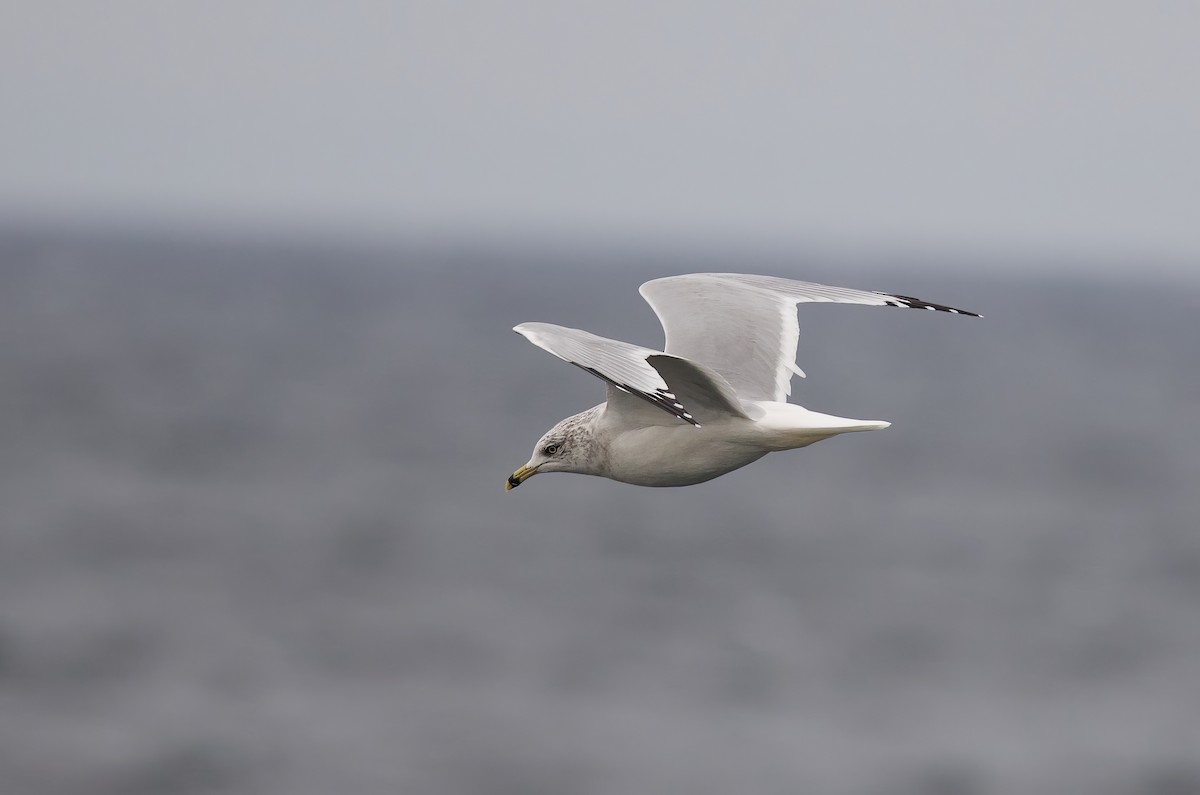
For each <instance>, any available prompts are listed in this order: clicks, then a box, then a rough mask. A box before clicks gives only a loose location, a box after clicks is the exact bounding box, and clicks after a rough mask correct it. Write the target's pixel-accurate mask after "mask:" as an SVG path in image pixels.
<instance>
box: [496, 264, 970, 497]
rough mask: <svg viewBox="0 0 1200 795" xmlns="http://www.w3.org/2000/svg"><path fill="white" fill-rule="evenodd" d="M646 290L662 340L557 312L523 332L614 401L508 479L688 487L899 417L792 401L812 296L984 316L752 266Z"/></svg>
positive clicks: (571, 421) (656, 283)
mask: <svg viewBox="0 0 1200 795" xmlns="http://www.w3.org/2000/svg"><path fill="white" fill-rule="evenodd" d="M639 292H640V293H641V294H642V297H643V298H645V299H646V301H647V303H649V304H650V308H651V309H653V310H654V313H655V314H656V315H658V319H659V321H660V322H661V323H662V327H663V331H664V332H665V334H666V344H665V345H664V349H663V350H662V351H657V350H652V349H650V348H642V347H639V346H637V345H631V344H629V343H627V342H620V341H618V340H612V339H607V338H605V337H599V336H596V335H595V334H590V333H588V332H586V331H581V330H579V329H574V328H567V327H565V326H556V325H552V324H550V323H522V324H520V325H518V326H515V327H514V328H513V331H515V332H517V333H518V334H520V335H522V336H523V337H525V338H526V339H527V340H529V341H530V342H532V343H533V344H534V345H537V346H538V347H539V348H542V349H544V350H546V351H549V352H550V353H552V354H554V355H555V356H557V357H558V358H560V359H562V360H564V361H567V362H570V363H571V364H573V365H575V366H576V367H579V368H582V369H584V370H586V371H588V372H589V373H591V374H592V375H594V376H596V377H598V378H601V379H603V380H604V381H605V382H606V383H607V395H606V400H605V402H604V403H601V404H600V405H598V406H593V407H592V408H590V409H588V410H587V411H583V412H580V413H579V414H575V415H573V416H570V417H567V418H566V419H564V420H562V421H561V422H559V423H558V424H556V425H555V426H554V427H553V428H551V429H550V430H549V431H547V432H546V433H545V434H543V436H542V437H541V438H540V439H539V440H538V442H537V445H536V446H535V447H534V450H533V456H532V457H531V458H530V459H529V462H528V463H526V464H525V465H524V466H523V467H521V468H520V469H518V470H517V471H516V472H513V473H512V474H511V475H509V477H508V481H507V482H506V483H505V486H504V488H505V490H506V491H508V490H510V489H513V488H516V487H517V486H519V485H521V484H522V483H524V482H525V481H526V480H528V479H529V478H531V477H533V476H534V475H536V474H540V473H542V472H577V473H581V474H585V475H598V476H600V477H605V478H610V479H612V480H617V481H621V482H622V483H632V484H634V485H638V486H690V485H693V484H696V483H703V482H705V481H708V480H712V479H713V478H715V477H719V476H720V475H724V474H725V473H727V472H732V471H733V470H735V469H739V468H741V467H744V466H746V465H747V464H749V463H752V462H754V461H757V460H758V459H760V458H762V457H763V456H765V455H766V454H767V453H772V452H777V451H780V450H792V449H795V448H798V447H807V446H808V445H810V444H813V443H815V442H819V441H821V440H822V439H828V438H830V437H833V436H837V435H838V434H842V433H852V432H857V431H873V430H879V429H881V428H886V427H888V426H889V425H890V424H891V423H888V422H883V421H881V420H855V419H849V418H846V417H835V416H833V415H830V414H821V413H818V412H815V411H809V410H808V409H806V408H804V407H803V406H799V405H796V404H794V403H788V402H787V398H788V395H790V394H791V379H792V376H793V375H799V376H801V377H804V372H803V371H802V370H801V369H800V368H799V367H797V366H796V364H795V359H796V346H797V344H798V342H799V340H800V325H799V321H798V320H797V317H796V309H797V306H798V305H799V304H802V303H835V304H862V305H866V306H891V307H901V308H908V309H924V310H928V311H932V312H945V313H949V314H954V315H966V316H969V317H981V316H980V315H978V314H976V313H974V312H967V311H966V310H963V309H955V308H953V307H950V306H945V305H943V304H934V303H930V302H928V301H922V300H921V299H919V298H912V297H910V296H905V295H895V294H891V293H880V292H866V291H862V290H852V289H848V288H844V287H830V286H828V285H823V284H815V283H813V282H802V281H795V280H793V279H783V278H777V277H773V276H755V275H751V274H743V273H693V274H688V275H685V276H668V277H666V278H662V279H654V280H653V281H649V282H646V283H645V284H643V285H642V286H641V288H640V289H639Z"/></svg>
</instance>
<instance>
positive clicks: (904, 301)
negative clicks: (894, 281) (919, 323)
mask: <svg viewBox="0 0 1200 795" xmlns="http://www.w3.org/2000/svg"><path fill="white" fill-rule="evenodd" d="M876 295H880V296H883V298H884V303H886V304H887V305H888V306H896V307H900V308H902V309H928V310H929V311H931V312H947V313H949V314H951V315H965V316H966V317H983V315H981V314H979V313H978V312H968V311H967V310H965V309H956V308H954V307H952V306H946V305H945V304H935V303H933V302H932V301H922V300H921V299H920V298H913V297H912V296H911V295H896V294H894V293H880V292H877V293H876Z"/></svg>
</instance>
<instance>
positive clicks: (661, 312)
mask: <svg viewBox="0 0 1200 795" xmlns="http://www.w3.org/2000/svg"><path fill="white" fill-rule="evenodd" d="M639 292H640V293H641V294H642V297H643V298H645V299H646V302H647V303H649V304H650V308H651V309H653V310H654V313H655V314H656V315H658V319H659V321H660V322H661V323H662V326H663V331H664V332H666V346H665V350H666V352H667V353H669V354H672V355H674V356H681V357H684V358H686V359H690V360H691V361H693V362H698V363H702V364H704V365H706V366H708V367H710V368H712V369H713V370H715V371H716V372H717V373H719V374H721V375H722V376H724V378H725V380H726V381H728V382H729V384H730V385H731V386H733V388H734V389H735V390H736V392H737V395H738V397H740V398H741V399H743V400H770V401H777V402H784V401H786V400H787V396H788V395H790V394H791V392H792V389H791V380H792V375H793V374H796V375H800V376H803V375H804V373H803V372H802V371H801V370H800V368H798V367H797V366H796V365H795V360H796V346H797V344H798V343H799V341H800V323H799V321H798V320H797V318H796V306H797V305H798V304H802V303H812V302H823V303H836V304H864V305H866V306H895V307H904V308H909V309H928V310H932V311H937V312H949V313H952V314H956V315H969V316H971V317H979V315H976V314H975V313H974V312H967V311H965V310H962V309H955V308H953V307H949V306H944V305H942V304H933V303H929V302H928V301H922V300H920V299H918V298H912V297H909V296H904V295H892V294H890V293H876V292H866V291H863V290H851V289H847V288H845V287H829V286H827V285H824V284H816V283H813V282H801V281H795V280H792V279H780V278H776V277H773V276H753V275H750V274H743V273H693V274H689V275H686V276H668V277H666V278H663V279H654V280H653V281H649V282H646V283H645V284H643V285H642V286H641V288H640V290H639Z"/></svg>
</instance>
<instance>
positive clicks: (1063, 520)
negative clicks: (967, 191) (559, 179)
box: [0, 230, 1200, 795]
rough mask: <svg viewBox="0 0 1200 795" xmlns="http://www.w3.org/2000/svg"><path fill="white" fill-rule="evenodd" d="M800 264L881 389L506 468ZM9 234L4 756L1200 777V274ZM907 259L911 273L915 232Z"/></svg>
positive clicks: (1, 428)
mask: <svg viewBox="0 0 1200 795" xmlns="http://www.w3.org/2000/svg"><path fill="white" fill-rule="evenodd" d="M705 269H723V270H745V271H751V272H767V273H773V274H776V275H782V276H793V277H796V278H810V279H814V280H823V281H829V282H832V283H839V284H846V285H847V286H856V287H864V288H868V289H881V290H895V291H900V292H903V293H905V294H911V295H918V296H921V297H923V298H928V299H930V300H934V301H943V302H946V303H950V304H952V305H955V306H962V307H964V308H968V309H972V310H976V311H980V312H982V313H983V314H984V315H985V316H986V317H985V319H984V320H981V321H972V320H968V319H965V318H952V317H944V316H937V317H933V316H931V315H932V313H919V312H901V311H891V310H889V311H883V310H872V309H866V308H853V307H820V306H814V307H804V308H803V315H802V317H801V352H800V364H801V366H802V367H803V368H804V369H805V370H806V372H808V374H809V378H808V379H807V380H805V381H801V380H796V381H795V382H794V383H793V400H796V401H797V402H801V403H803V404H805V405H807V406H809V407H811V408H814V409H816V410H827V411H833V412H835V413H841V414H845V415H847V416H862V417H872V418H879V419H887V420H890V421H892V422H893V423H894V426H893V428H891V429H889V430H887V431H885V432H882V433H875V434H861V435H856V436H854V437H850V438H843V439H835V440H832V441H830V442H826V443H823V444H820V445H817V446H815V447H812V448H809V449H807V450H803V451H797V452H793V453H786V454H779V455H772V456H768V457H767V458H765V459H763V460H762V461H760V462H758V463H756V464H753V465H751V466H750V467H748V468H746V469H744V470H740V471H738V472H736V473H733V474H731V475H729V476H727V477H724V478H721V479H719V480H717V481H714V482H712V483H710V484H706V485H703V486H699V487H692V488H687V489H671V490H646V489H638V488H635V487H630V486H625V485H622V484H616V483H611V482H608V481H603V480H599V479H593V478H583V477H579V476H573V477H566V476H555V477H545V478H537V479H535V480H533V481H531V482H530V483H529V484H527V487H526V488H523V489H521V490H520V491H519V492H513V493H511V494H507V495H506V494H505V493H504V492H503V488H502V487H503V478H504V476H505V475H507V474H508V472H510V471H512V469H513V468H515V467H516V466H517V465H519V464H521V463H523V462H524V461H525V460H526V458H527V456H528V453H529V449H530V447H531V446H532V444H533V442H534V441H536V439H537V437H538V436H539V435H540V434H541V433H542V432H543V431H544V430H545V429H546V428H548V427H550V425H552V424H553V423H554V422H555V421H557V420H558V419H560V418H561V417H563V416H565V415H567V414H569V413H572V412H574V411H578V410H580V409H582V408H586V407H587V406H589V405H592V404H593V403H595V402H598V401H599V400H600V399H602V396H603V389H602V388H601V385H600V384H599V383H598V382H595V381H594V380H593V379H590V378H589V377H588V376H586V374H583V373H580V372H577V371H575V369H574V368H570V367H567V366H565V365H563V364H562V363H561V362H558V361H557V360H555V359H553V358H552V357H549V356H547V355H545V354H544V353H542V352H541V351H538V350H536V349H534V348H532V347H531V346H529V345H528V344H527V343H525V342H524V341H522V340H521V339H520V338H519V337H517V336H516V335H514V334H512V333H510V332H509V331H508V329H509V328H510V327H511V326H512V325H514V324H515V323H517V322H521V321H525V320H545V321H550V322H558V323H565V324H568V325H575V326H579V327H582V328H587V329H589V330H591V331H594V332H596V333H600V334H606V335H609V336H616V337H619V338H622V339H628V340H630V341H636V342H641V343H643V344H648V345H653V344H658V342H659V341H660V336H661V332H660V331H659V329H658V326H657V322H656V321H655V319H654V316H653V314H652V313H651V312H650V310H649V308H648V307H646V306H645V305H644V304H643V303H642V302H641V300H640V299H639V297H638V295H637V292H636V288H637V286H638V284H640V283H641V281H643V280H645V279H648V278H653V277H655V276H660V275H665V274H666V273H669V272H687V271H692V270H705ZM900 273H902V271H901V270H898V269H895V268H892V269H889V270H888V271H886V272H885V271H883V270H879V271H878V272H877V273H872V272H871V270H870V268H862V269H858V270H855V271H854V272H843V273H839V272H837V271H836V270H835V269H831V268H829V267H828V266H824V267H822V266H809V265H806V264H805V263H802V262H800V263H798V262H784V261H781V260H777V261H764V262H739V263H736V264H730V263H728V262H725V263H721V262H703V261H701V262H696V261H691V262H680V261H678V260H675V259H672V258H671V257H669V256H667V255H664V254H661V253H659V254H645V255H640V256H635V255H628V254H627V255H625V256H623V257H620V258H616V260H615V261H614V260H606V259H605V257H604V256H603V255H599V254H586V253H580V252H570V251H563V250H560V251H554V252H546V253H542V254H540V255H539V254H538V253H537V252H532V253H531V252H527V251H521V252H518V251H509V252H488V251H485V250H482V249H470V248H467V247H464V248H462V249H452V248H441V249H433V248H425V249H420V248H414V249H411V250H403V251H367V250H356V249H346V248H338V247H336V246H332V245H331V246H328V247H325V248H319V247H318V248H306V247H299V246H297V247H290V248H289V247H285V246H272V245H267V244H248V243H247V244H240V245H238V244H232V243H230V244H218V243H204V242H186V241H168V240H139V239H126V238H121V237H111V236H110V237H104V236H70V235H51V234H42V233H31V232H29V233H25V232H18V231H12V230H10V231H8V232H5V233H4V234H3V235H0V340H3V345H2V346H0V384H2V388H0V792H3V793H31V794H33V795H41V794H42V793H46V794H49V793H64V794H66V793H89V794H96V795H104V794H105V793H113V794H114V795H115V794H117V793H121V794H122V795H142V794H143V793H144V794H145V795H150V794H151V793H218V792H237V793H270V794H272V795H274V794H275V793H281V794H282V793H286V794H287V795H305V794H306V793H313V795H317V794H323V793H330V792H337V793H343V794H345V795H350V794H351V793H377V792H390V793H395V792H403V793H410V792H411V793H423V794H424V793H455V794H466V793H498V794H503V793H513V794H514V795H516V794H517V793H520V794H521V795H530V794H532V793H556V794H559V795H562V794H564V793H581V794H585V795H590V794H591V793H628V792H656V793H688V794H689V795H703V794H704V793H724V792H739V793H751V792H753V793H797V792H822V793H847V795H859V794H860V793H862V794H866V793H889V794H891V795H904V793H932V794H934V795H975V794H976V793H1007V792H1013V793H1068V794H1069V793H1081V794H1083V793H1086V794H1087V795H1106V794H1107V793H1131V792H1137V793H1148V794H1153V795H1176V794H1179V795H1183V794H1184V793H1196V792H1200V489H1198V488H1197V485H1198V484H1200V422H1198V421H1197V415H1198V413H1200V344H1198V343H1200V333H1198V329H1200V320H1198V318H1200V284H1198V283H1197V282H1195V281H1193V282H1190V283H1187V284H1170V283H1167V282H1165V281H1158V282H1154V283H1148V284H1147V283H1139V282H1138V281H1137V279H1136V275H1137V274H1131V278H1130V279H1129V280H1128V281H1127V282H1122V281H1117V280H1112V281H1108V282H1095V283H1073V282H1069V281H1066V280H1054V279H1035V278H1031V277H1029V276H1028V275H1027V272H1026V275H1023V276H1021V277H1011V278H1004V277H1002V276H998V275H995V274H992V275H990V276H972V275H969V274H965V273H962V274H957V275H953V276H948V275H945V274H941V275H938V274H935V273H932V272H927V271H922V270H920V269H917V268H914V269H913V270H912V271H911V273H904V275H903V276H901V275H898V274H900ZM885 274H886V275H885Z"/></svg>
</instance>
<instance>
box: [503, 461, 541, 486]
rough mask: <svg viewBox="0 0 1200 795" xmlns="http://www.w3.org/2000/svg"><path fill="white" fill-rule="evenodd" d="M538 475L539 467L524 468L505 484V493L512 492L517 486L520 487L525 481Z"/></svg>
mask: <svg viewBox="0 0 1200 795" xmlns="http://www.w3.org/2000/svg"><path fill="white" fill-rule="evenodd" d="M536 474H537V467H530V466H523V467H521V468H520V469H518V470H517V471H516V472H514V473H512V474H511V475H509V476H508V482H506V483H505V484H504V490H505V491H512V490H513V489H515V488H516V487H517V486H520V485H521V484H522V483H524V482H525V481H527V480H529V479H530V478H531V477H533V476H534V475H536Z"/></svg>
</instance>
